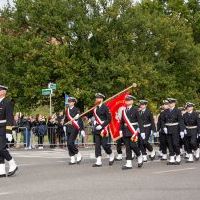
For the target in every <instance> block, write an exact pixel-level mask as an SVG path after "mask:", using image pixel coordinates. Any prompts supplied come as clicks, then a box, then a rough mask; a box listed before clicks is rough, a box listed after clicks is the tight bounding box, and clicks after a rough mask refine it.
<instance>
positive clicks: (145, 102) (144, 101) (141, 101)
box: [139, 99, 148, 105]
mask: <svg viewBox="0 0 200 200" xmlns="http://www.w3.org/2000/svg"><path fill="white" fill-rule="evenodd" d="M139 103H140V105H147V104H148V101H147V100H145V99H142V100H140V101H139Z"/></svg>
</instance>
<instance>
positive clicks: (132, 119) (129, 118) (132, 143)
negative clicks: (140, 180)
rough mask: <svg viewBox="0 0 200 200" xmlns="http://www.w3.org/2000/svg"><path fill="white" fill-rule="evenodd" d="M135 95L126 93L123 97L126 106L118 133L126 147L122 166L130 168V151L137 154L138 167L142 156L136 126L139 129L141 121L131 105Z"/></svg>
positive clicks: (140, 164) (141, 161) (141, 163)
mask: <svg viewBox="0 0 200 200" xmlns="http://www.w3.org/2000/svg"><path fill="white" fill-rule="evenodd" d="M134 99H135V97H133V96H131V95H128V96H126V98H125V103H126V108H125V109H124V110H123V111H122V117H121V123H120V124H121V126H120V133H121V134H122V135H123V141H124V144H125V147H126V164H125V165H124V166H123V167H122V169H123V170H125V169H132V151H134V153H135V154H136V156H137V159H138V167H142V165H143V157H142V153H141V151H140V148H139V147H138V144H137V142H138V132H137V130H138V128H140V129H141V130H142V129H143V127H142V121H141V120H140V117H139V113H138V110H137V109H136V108H134V107H133V103H134Z"/></svg>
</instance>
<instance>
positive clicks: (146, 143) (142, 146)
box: [139, 126, 153, 155]
mask: <svg viewBox="0 0 200 200" xmlns="http://www.w3.org/2000/svg"><path fill="white" fill-rule="evenodd" d="M144 132H145V139H144V140H143V139H142V138H141V136H139V147H140V150H141V151H142V155H147V152H146V149H147V150H148V151H150V152H151V151H153V147H152V145H151V144H150V143H149V137H150V135H151V126H150V127H146V128H144Z"/></svg>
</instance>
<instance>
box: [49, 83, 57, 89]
mask: <svg viewBox="0 0 200 200" xmlns="http://www.w3.org/2000/svg"><path fill="white" fill-rule="evenodd" d="M48 88H49V89H52V90H56V88H57V85H56V84H55V83H49V84H48Z"/></svg>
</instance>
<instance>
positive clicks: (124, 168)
mask: <svg viewBox="0 0 200 200" xmlns="http://www.w3.org/2000/svg"><path fill="white" fill-rule="evenodd" d="M127 169H132V167H127V166H126V165H124V166H122V170H127Z"/></svg>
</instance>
